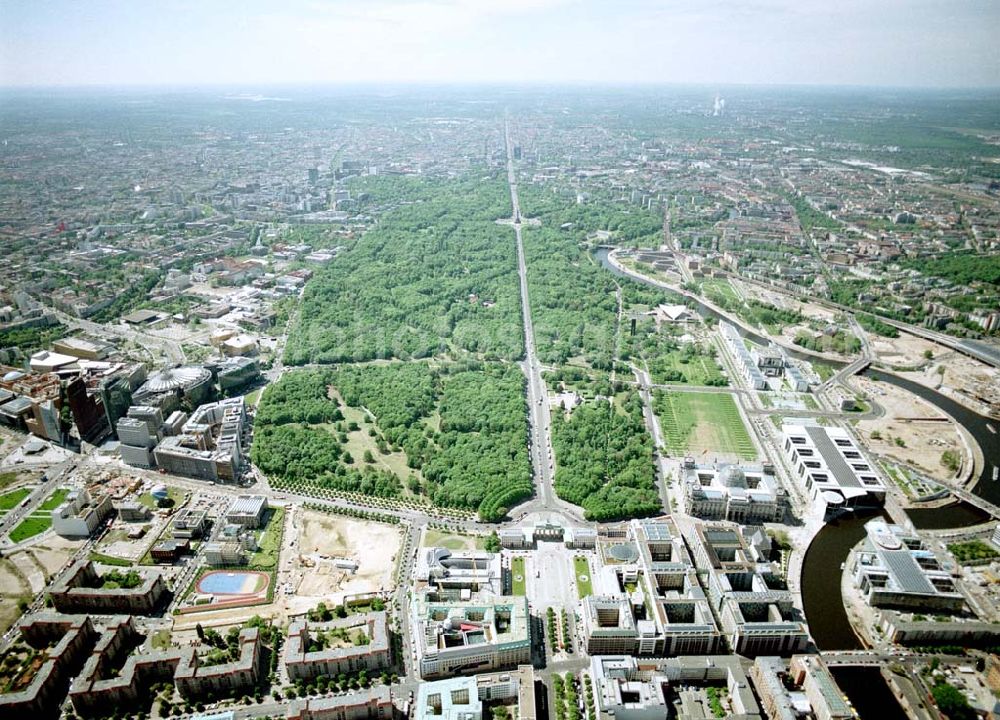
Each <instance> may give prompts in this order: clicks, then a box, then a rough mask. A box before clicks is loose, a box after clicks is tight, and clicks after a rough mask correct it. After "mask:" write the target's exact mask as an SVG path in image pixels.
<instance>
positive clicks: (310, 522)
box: [292, 510, 402, 597]
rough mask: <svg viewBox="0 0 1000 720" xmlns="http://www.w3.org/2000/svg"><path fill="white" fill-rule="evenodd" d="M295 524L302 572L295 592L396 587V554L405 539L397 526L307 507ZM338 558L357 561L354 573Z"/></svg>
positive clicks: (298, 572)
mask: <svg viewBox="0 0 1000 720" xmlns="http://www.w3.org/2000/svg"><path fill="white" fill-rule="evenodd" d="M297 519H298V522H297V523H296V524H297V525H298V526H299V528H300V530H299V542H298V546H297V548H296V554H295V556H294V559H293V562H292V565H293V573H294V574H296V575H299V578H300V579H299V584H298V588H297V590H296V594H297V595H300V596H314V597H315V596H323V595H329V594H331V593H344V594H355V593H367V592H374V591H377V590H384V589H388V588H390V587H392V573H393V570H394V568H395V561H396V553H398V552H399V546H400V544H401V542H402V533H401V532H400V531H399V529H398V528H395V527H393V526H391V525H383V524H382V523H374V522H364V521H361V520H351V519H349V518H343V517H336V516H331V515H327V514H324V513H318V512H313V511H311V510H306V511H303V512H302V513H300V514H299V515H298V517H297ZM335 558H343V559H350V560H353V561H354V562H356V563H357V564H358V569H357V570H356V571H355V572H354V573H351V572H350V571H348V570H344V569H342V568H338V567H336V565H335V560H334V559H335Z"/></svg>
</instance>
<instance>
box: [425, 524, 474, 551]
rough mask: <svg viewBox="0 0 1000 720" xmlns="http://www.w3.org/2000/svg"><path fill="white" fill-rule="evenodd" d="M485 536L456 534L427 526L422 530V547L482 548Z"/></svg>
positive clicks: (450, 548)
mask: <svg viewBox="0 0 1000 720" xmlns="http://www.w3.org/2000/svg"><path fill="white" fill-rule="evenodd" d="M485 542H486V538H485V537H478V536H476V535H457V534H453V533H444V532H441V531H440V530H433V529H431V528H427V530H425V531H424V542H423V546H424V547H443V548H448V549H449V550H482V549H483V548H484V546H485Z"/></svg>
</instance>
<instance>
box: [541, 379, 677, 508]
mask: <svg viewBox="0 0 1000 720" xmlns="http://www.w3.org/2000/svg"><path fill="white" fill-rule="evenodd" d="M552 445H553V449H554V450H555V455H556V462H557V468H556V476H555V490H556V494H557V495H558V496H559V497H560V498H562V499H563V500H567V501H569V502H571V503H574V504H576V505H580V506H581V507H583V509H584V514H585V516H586V517H587V519H589V520H598V521H603V520H614V519H618V518H627V517H635V516H638V515H649V514H652V513H656V512H659V511H661V510H662V509H663V508H662V504H661V503H660V497H659V494H658V493H657V490H656V481H655V477H654V472H653V470H654V467H653V441H652V439H651V437H650V435H649V432H648V431H647V430H646V426H645V424H644V421H643V417H642V401H641V399H640V398H639V395H638V393H636V392H634V391H630V392H628V393H623V394H622V395H620V396H618V397H617V398H616V399H615V400H614V401H613V402H609V401H608V400H607V399H599V400H594V401H588V402H585V403H584V404H582V405H580V406H579V407H577V408H576V409H575V410H573V412H572V413H571V414H570V415H569V417H568V418H567V417H565V416H564V415H563V414H562V413H560V412H555V413H554V414H553V416H552Z"/></svg>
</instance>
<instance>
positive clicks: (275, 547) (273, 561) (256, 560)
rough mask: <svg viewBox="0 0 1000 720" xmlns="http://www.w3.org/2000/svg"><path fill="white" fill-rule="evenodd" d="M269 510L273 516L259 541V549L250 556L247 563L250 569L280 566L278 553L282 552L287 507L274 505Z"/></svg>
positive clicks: (271, 568)
mask: <svg viewBox="0 0 1000 720" xmlns="http://www.w3.org/2000/svg"><path fill="white" fill-rule="evenodd" d="M268 512H269V513H270V514H271V517H270V518H269V519H268V521H267V525H266V526H265V528H264V532H263V533H262V534H261V536H260V539H259V540H258V541H257V546H258V550H257V552H255V553H254V554H253V555H251V556H250V561H249V562H248V563H247V567H248V568H249V569H250V570H273V569H275V568H276V567H278V553H280V552H281V537H282V535H283V533H284V526H285V509H284V508H281V507H272V508H269V509H268Z"/></svg>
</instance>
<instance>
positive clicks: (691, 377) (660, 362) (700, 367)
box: [648, 350, 722, 385]
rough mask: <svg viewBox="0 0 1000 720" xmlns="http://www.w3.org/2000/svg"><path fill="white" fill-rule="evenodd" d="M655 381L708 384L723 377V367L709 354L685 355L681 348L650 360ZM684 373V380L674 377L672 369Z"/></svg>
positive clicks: (650, 368)
mask: <svg viewBox="0 0 1000 720" xmlns="http://www.w3.org/2000/svg"><path fill="white" fill-rule="evenodd" d="M648 365H649V370H650V372H651V373H652V376H653V382H655V383H657V384H665V383H671V382H679V383H683V384H685V385H707V384H708V382H709V381H713V382H717V381H719V380H721V379H722V369H721V368H720V367H719V363H718V362H717V361H716V359H715V358H713V357H710V356H708V355H685V354H684V353H683V352H681V351H680V350H670V351H668V352H664V353H660V354H658V355H657V356H656V357H655V358H650V359H649V360H648ZM671 370H673V371H676V372H679V373H681V374H683V376H684V379H683V380H677V379H674V377H673V376H671V374H670V371H671Z"/></svg>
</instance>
